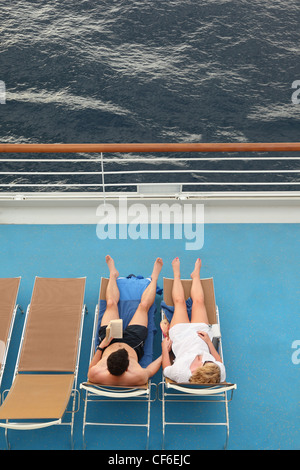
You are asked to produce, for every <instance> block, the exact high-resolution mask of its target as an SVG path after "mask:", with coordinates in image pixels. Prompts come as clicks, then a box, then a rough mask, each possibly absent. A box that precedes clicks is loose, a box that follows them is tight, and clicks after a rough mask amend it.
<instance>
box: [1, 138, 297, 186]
mask: <svg viewBox="0 0 300 470" xmlns="http://www.w3.org/2000/svg"><path fill="white" fill-rule="evenodd" d="M299 151H300V142H292V143H291V142H290V143H282V142H279V143H224V144H220V143H154V144H0V153H57V154H59V153H80V154H86V153H98V154H99V153H100V157H99V156H97V157H96V158H95V157H93V158H82V155H81V157H80V158H70V159H69V158H41V157H39V158H0V162H9V163H19V162H25V163H41V162H42V163H62V162H68V163H77V162H80V163H89V164H91V163H92V164H93V163H97V164H98V165H99V163H100V167H101V171H97V169H95V171H27V170H26V171H0V175H5V176H7V175H11V176H15V177H16V176H17V177H20V176H58V175H64V176H83V175H94V176H101V181H99V182H97V183H92V182H91V183H88V182H87V183H79V182H78V183H76V182H75V183H74V182H72V183H68V182H65V181H61V182H38V183H36V182H34V180H31V181H28V182H24V181H23V182H20V180H19V182H18V181H15V182H9V183H2V182H1V183H0V187H1V188H10V190H13V189H14V188H19V187H33V188H41V187H53V188H77V187H78V188H99V190H100V191H101V190H102V193H103V194H104V193H105V191H106V188H117V187H120V188H124V187H127V188H132V187H135V188H137V187H138V186H139V185H142V186H143V187H147V186H151V185H153V184H155V186H157V187H158V188H161V187H162V186H164V185H171V187H172V186H173V187H174V188H175V187H176V186H177V187H178V185H179V186H180V188H181V189H180V192H184V193H185V192H186V191H183V186H185V187H187V186H190V187H194V188H196V189H197V190H198V188H199V187H200V188H201V186H203V187H207V186H211V187H213V186H219V187H222V186H240V187H245V188H246V187H249V186H257V187H263V186H267V187H270V188H271V187H274V186H277V187H278V188H279V187H282V186H286V187H288V186H293V187H296V186H298V185H300V180H297V181H263V182H262V181H253V180H252V181H190V182H189V181H184V182H181V181H169V179H167V180H165V181H164V182H159V181H157V182H155V183H153V182H152V183H151V182H149V181H147V180H146V179H145V181H142V182H141V181H139V182H133V181H128V182H126V181H125V182H124V180H122V182H121V181H118V182H107V181H106V179H105V177H106V176H116V175H122V177H126V176H127V175H134V174H136V175H150V174H152V175H155V174H157V175H160V174H161V175H164V174H168V175H170V174H172V175H173V174H182V175H184V174H191V175H194V176H196V175H211V174H214V175H218V174H224V175H225V174H228V175H229V174H231V175H241V174H243V175H244V174H245V175H247V174H252V175H255V174H270V175H271V174H277V175H286V174H291V175H295V174H298V173H300V169H297V168H296V169H295V168H293V169H270V170H268V169H243V170H241V169H203V168H200V169H198V168H195V169H184V168H179V169H178V168H175V169H174V168H172V169H171V168H169V169H158V168H153V169H145V170H142V169H134V170H131V169H129V170H124V165H122V166H121V168H120V170H118V171H116V170H114V169H113V170H107V169H106V168H105V165H106V164H120V163H122V164H124V163H147V164H153V163H155V164H157V163H172V164H174V163H182V162H185V163H188V162H193V163H196V162H202V161H205V162H217V163H220V162H222V163H223V162H231V161H241V162H244V163H249V162H251V161H252V160H253V161H260V160H261V161H267V160H269V161H272V162H273V161H278V162H283V161H285V160H288V161H290V160H291V161H298V160H300V156H284V157H282V156H268V157H266V156H257V155H253V156H252V155H251V156H249V155H247V156H238V157H232V156H230V157H228V156H223V155H222V156H221V157H220V156H210V157H208V156H204V157H202V156H201V157H190V156H187V157H185V156H184V157H182V156H179V157H178V158H177V157H172V156H171V157H153V156H151V157H140V156H136V157H132V156H131V155H128V153H138V154H139V153H144V152H147V153H151V152H153V153H161V152H180V153H184V152H200V153H201V152H202V153H203V152H205V153H206V152H216V153H219V152H221V153H223V152H226V153H231V152H250V153H251V152H253V153H254V152H299ZM103 152H108V153H124V154H126V155H124V156H123V157H122V158H120V157H114V156H113V157H112V158H109V157H106V158H104V157H103ZM197 187H198V188H197ZM269 191H270V190H269ZM223 192H224V193H225V192H226V191H225V190H224V189H223ZM245 192H246V193H247V192H248V189H247V190H245ZM264 192H268V191H266V190H264ZM289 192H290V193H291V194H293V193H296V192H295V190H294V189H292V190H290V191H289Z"/></svg>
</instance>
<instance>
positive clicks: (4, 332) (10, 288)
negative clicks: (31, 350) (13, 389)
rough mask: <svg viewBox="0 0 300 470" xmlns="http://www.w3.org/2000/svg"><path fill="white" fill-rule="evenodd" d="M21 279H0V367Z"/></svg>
mask: <svg viewBox="0 0 300 470" xmlns="http://www.w3.org/2000/svg"><path fill="white" fill-rule="evenodd" d="M20 281H21V278H20V277H14V278H1V279H0V366H1V364H2V361H3V356H4V352H5V348H6V343H7V339H8V335H9V330H10V325H11V321H12V317H13V312H14V309H15V306H16V301H17V295H18V291H19V285H20Z"/></svg>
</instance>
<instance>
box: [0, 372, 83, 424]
mask: <svg viewBox="0 0 300 470" xmlns="http://www.w3.org/2000/svg"><path fill="white" fill-rule="evenodd" d="M73 381H74V375H73V374H59V375H56V374H51V375H47V374H35V375H31V374H18V375H17V376H16V378H15V380H14V382H13V385H12V387H11V389H10V392H9V394H8V395H7V398H6V400H5V401H4V403H3V405H2V406H1V408H0V419H60V418H61V417H62V416H63V414H64V412H65V410H66V407H67V405H68V402H69V398H70V395H71V392H72V386H73Z"/></svg>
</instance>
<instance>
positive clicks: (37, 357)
mask: <svg viewBox="0 0 300 470" xmlns="http://www.w3.org/2000/svg"><path fill="white" fill-rule="evenodd" d="M84 289H85V278H78V279H49V278H36V280H35V284H34V288H33V293H32V298H31V303H30V309H29V313H28V319H27V324H26V328H25V330H26V331H25V336H24V341H23V345H22V351H21V354H20V363H19V367H18V374H17V375H16V377H15V379H14V381H13V384H12V387H11V389H10V391H9V393H8V395H7V397H6V399H5V401H4V403H3V404H2V406H1V407H0V419H6V420H11V419H21V420H22V419H31V420H32V419H60V418H61V417H62V415H63V414H64V412H65V410H66V407H67V405H68V402H69V398H70V395H71V392H72V386H73V382H74V372H75V368H76V360H77V350H78V341H79V335H80V324H81V315H82V309H83V300H84ZM19 372H21V373H19ZM22 372H23V373H22ZM25 372H26V373H25ZM29 372H31V373H29ZM32 372H35V374H33V373H32ZM42 372H43V373H42ZM48 372H52V373H50V374H49V373H48ZM54 372H60V373H59V374H55V373H54ZM62 372H64V373H62ZM7 427H9V426H8V425H7ZM41 427H42V426H41Z"/></svg>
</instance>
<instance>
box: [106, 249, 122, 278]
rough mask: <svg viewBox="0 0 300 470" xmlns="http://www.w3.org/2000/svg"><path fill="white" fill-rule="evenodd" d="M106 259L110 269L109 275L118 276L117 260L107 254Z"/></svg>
mask: <svg viewBox="0 0 300 470" xmlns="http://www.w3.org/2000/svg"><path fill="white" fill-rule="evenodd" d="M105 261H106V263H107V266H108V269H109V275H110V276H113V277H116V278H117V277H118V276H119V271H117V269H116V267H115V262H114V260H113V259H112V257H111V256H110V255H106V256H105Z"/></svg>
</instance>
